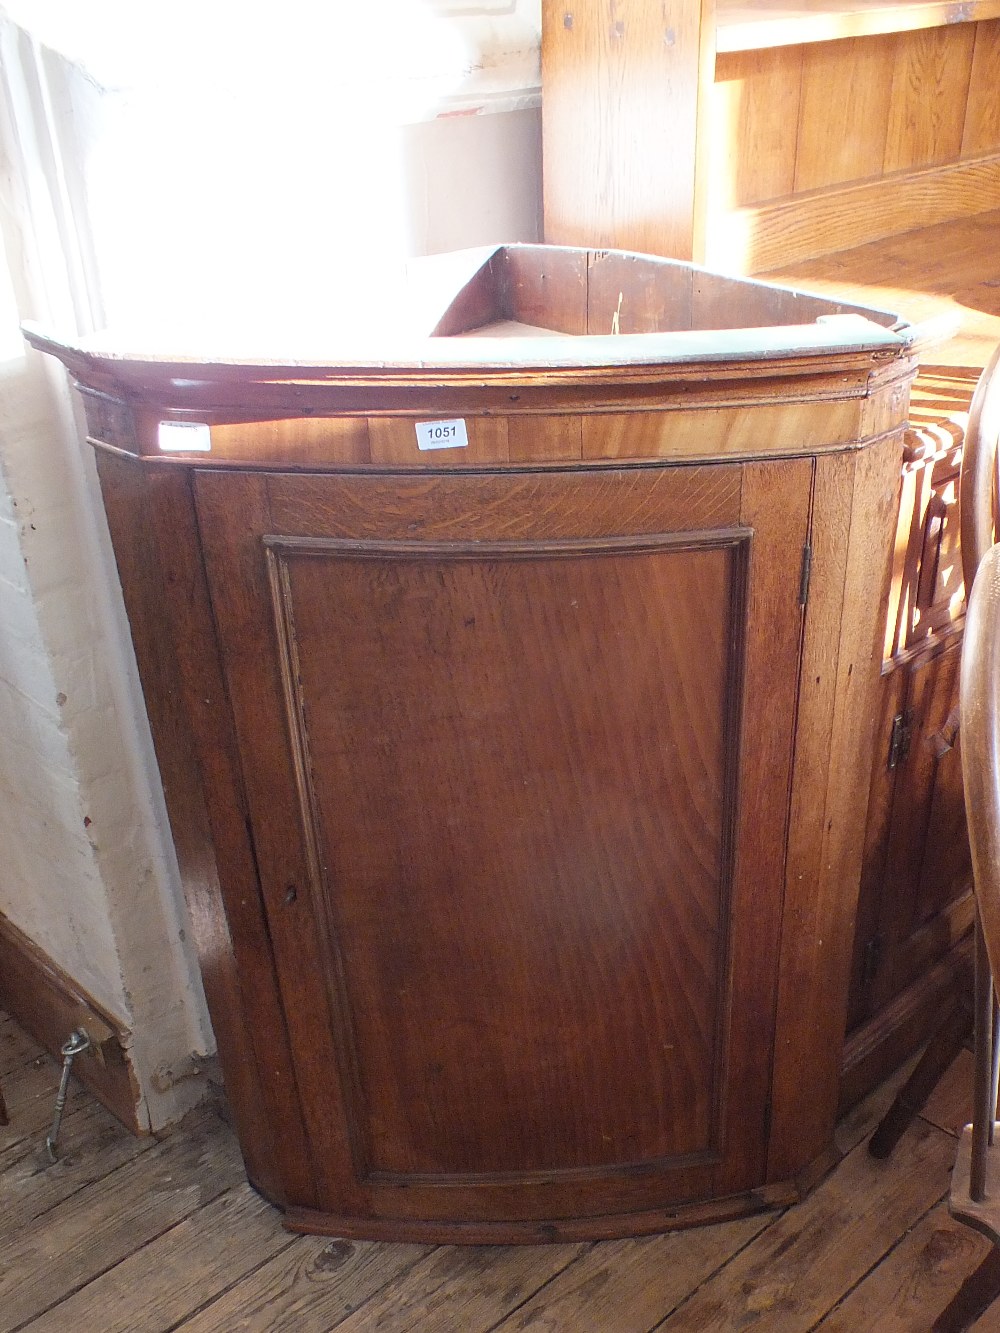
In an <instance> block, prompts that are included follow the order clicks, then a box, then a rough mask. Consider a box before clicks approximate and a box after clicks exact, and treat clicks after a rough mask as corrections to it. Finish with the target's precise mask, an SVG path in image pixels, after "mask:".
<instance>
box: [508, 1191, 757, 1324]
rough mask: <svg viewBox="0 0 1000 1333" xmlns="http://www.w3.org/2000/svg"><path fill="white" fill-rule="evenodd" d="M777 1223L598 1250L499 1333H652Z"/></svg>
mask: <svg viewBox="0 0 1000 1333" xmlns="http://www.w3.org/2000/svg"><path fill="white" fill-rule="evenodd" d="M773 1220H774V1218H773V1215H772V1216H764V1217H742V1218H740V1219H739V1220H738V1221H736V1222H724V1223H722V1224H721V1225H719V1226H714V1227H700V1228H698V1229H697V1230H694V1231H674V1232H671V1233H670V1235H667V1236H649V1237H646V1238H644V1239H642V1240H620V1241H610V1242H608V1244H606V1245H594V1246H591V1247H590V1249H588V1250H587V1251H586V1253H584V1254H582V1255H580V1257H579V1258H578V1259H576V1260H574V1262H573V1263H571V1264H569V1266H568V1267H566V1268H564V1269H563V1270H562V1272H561V1273H559V1274H558V1276H557V1277H555V1278H553V1280H552V1281H551V1282H547V1283H546V1284H545V1286H544V1287H543V1288H542V1289H541V1291H539V1292H537V1293H536V1294H535V1295H534V1296H532V1298H531V1299H530V1300H529V1301H527V1302H526V1303H525V1304H524V1305H521V1306H519V1307H518V1309H517V1310H516V1312H515V1313H513V1314H511V1315H509V1316H508V1318H506V1319H505V1320H504V1321H503V1322H502V1323H500V1324H498V1325H496V1328H497V1333H500V1330H504V1331H505V1333H514V1330H515V1329H516V1330H518V1331H519V1333H520V1330H528V1329H531V1330H535V1333H549V1331H550V1330H553V1329H567V1330H568V1329H573V1328H579V1327H580V1326H581V1320H584V1319H585V1320H586V1322H587V1325H588V1326H589V1327H590V1328H593V1329H614V1333H647V1330H649V1329H651V1328H654V1327H655V1326H656V1325H657V1324H658V1323H659V1322H660V1320H662V1319H663V1317H664V1315H666V1314H669V1313H671V1312H672V1311H673V1310H674V1309H676V1307H677V1306H678V1305H679V1304H680V1303H681V1301H683V1300H684V1298H685V1297H686V1296H687V1294H688V1292H690V1291H691V1290H692V1289H693V1288H695V1287H698V1286H700V1285H701V1283H702V1282H704V1281H705V1280H706V1279H707V1278H709V1277H711V1275H712V1274H713V1273H714V1272H715V1271H716V1270H717V1269H719V1268H721V1267H722V1266H723V1264H725V1263H727V1262H728V1261H729V1260H730V1259H731V1258H732V1257H733V1256H734V1255H735V1254H738V1253H739V1252H740V1250H742V1249H743V1247H744V1246H745V1245H748V1244H749V1243H750V1241H752V1240H753V1239H754V1237H755V1236H758V1235H759V1234H760V1233H761V1232H762V1231H763V1230H764V1229H765V1228H766V1227H768V1226H770V1225H771V1223H772V1222H773Z"/></svg>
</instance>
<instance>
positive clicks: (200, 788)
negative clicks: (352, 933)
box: [97, 451, 311, 1202]
mask: <svg viewBox="0 0 1000 1333" xmlns="http://www.w3.org/2000/svg"><path fill="white" fill-rule="evenodd" d="M97 468H98V474H99V477H100V482H101V490H102V494H103V498H104V507H105V512H106V514H107V519H108V526H109V529H110V531H111V538H112V542H113V545H114V550H115V558H116V560H117V563H118V571H119V577H120V579H121V584H122V592H123V594H124V599H125V607H126V610H127V612H128V618H129V626H130V629H131V634H132V643H133V646H134V648H135V654H136V660H137V663H138V666H139V674H140V677H141V680H142V684H143V692H144V695H145V699H146V710H147V713H148V716H149V723H150V729H151V731H152V734H153V740H154V744H155V748H156V755H157V761H158V765H159V771H160V778H161V781H162V783H163V791H164V798H165V800H166V805H167V811H168V814H169V818H170V825H171V831H172V834H173V842H174V848H175V851H176V854H177V861H178V865H179V867H180V873H181V882H182V884H183V888H184V894H185V898H186V901H187V906H188V911H189V914H190V919H191V924H192V928H193V930H194V937H195V941H196V945H197V949H198V955H199V961H200V964H201V973H202V980H203V983H204V987H205V996H206V999H207V1001H208V1006H209V1012H210V1014H211V1018H212V1027H213V1029H214V1032H215V1038H216V1042H217V1044H218V1050H219V1058H220V1061H221V1063H222V1068H223V1074H224V1076H225V1081H226V1091H227V1094H228V1098H229V1102H230V1106H231V1108H232V1113H233V1116H234V1119H235V1121H236V1126H237V1130H238V1133H239V1137H240V1145H241V1148H242V1150H243V1155H244V1158H245V1161H246V1166H247V1171H248V1173H249V1175H250V1178H251V1179H252V1180H253V1182H254V1183H255V1184H256V1185H257V1186H258V1187H259V1188H260V1189H261V1190H262V1191H263V1192H264V1193H265V1194H266V1195H267V1196H268V1197H269V1198H271V1199H273V1200H275V1201H276V1202H281V1201H282V1200H284V1199H285V1198H286V1197H288V1196H290V1195H295V1196H298V1195H299V1194H300V1193H302V1192H303V1191H305V1192H306V1193H307V1194H309V1193H310V1192H311V1187H310V1173H309V1171H308V1158H307V1153H306V1149H305V1142H304V1139H303V1138H302V1136H301V1132H300V1129H299V1126H300V1122H301V1112H300V1109H299V1106H298V1101H297V1096H296V1091H295V1080H294V1076H293V1074H292V1071H291V1063H290V1059H289V1054H288V1048H287V1038H286V1036H285V1031H284V1022H283V1019H282V1016H281V1013H280V1008H279V1004H278V1000H277V995H276V987H275V979H274V961H273V958H272V956H271V952H270V946H269V944H268V939H267V928H266V926H265V924H264V922H263V919H262V916H261V913H260V904H259V888H258V884H257V878H256V873H255V868H254V864H253V855H252V851H251V849H250V848H249V846H248V843H247V837H246V823H245V810H244V807H243V800H242V794H241V791H240V784H239V778H238V772H237V764H236V760H235V755H234V750H233V744H232V737H231V735H230V733H229V727H228V722H227V718H228V715H227V712H226V707H225V690H224V687H223V685H222V681H221V676H220V672H219V667H218V659H217V657H216V650H215V642H214V631H213V626H212V623H211V615H210V612H209V610H208V602H207V590H206V588H205V582H204V573H203V570H202V568H201V564H200V554H199V545H198V533H197V529H196V524H195V520H194V513H193V508H192V503H191V494H190V485H189V478H188V476H187V474H185V473H180V472H173V473H170V474H167V473H162V472H161V473H157V474H155V475H152V476H150V475H149V474H148V473H147V472H146V471H145V469H143V468H142V467H141V466H139V465H138V464H135V463H133V462H131V461H130V460H128V459H125V458H123V457H120V456H115V455H112V454H110V453H107V452H104V451H98V455H97ZM164 543H166V544H164ZM206 807H209V808H210V809H209V808H206ZM210 811H211V812H210ZM251 976H253V977H254V978H255V980H254V982H253V984H252V985H250V983H249V978H250V977H251ZM279 1124H281V1125H282V1126H283V1127H284V1128H283V1130H282V1133H281V1135H280V1140H279V1138H278V1137H277V1136H276V1135H275V1127H276V1126H277V1125H279Z"/></svg>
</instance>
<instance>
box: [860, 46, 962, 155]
mask: <svg viewBox="0 0 1000 1333" xmlns="http://www.w3.org/2000/svg"><path fill="white" fill-rule="evenodd" d="M975 41H976V30H975V28H974V27H973V26H972V25H971V24H956V25H955V26H953V27H949V28H925V29H923V30H921V31H919V32H915V33H905V34H901V35H900V36H898V37H897V38H896V56H895V60H894V62H893V69H892V91H891V95H890V101H889V117H888V130H887V133H886V140H885V157H884V158H883V170H884V171H885V172H887V173H889V172H894V171H912V170H914V169H916V168H920V167H926V166H930V165H931V164H932V163H935V162H952V161H955V160H957V158H958V156H959V154H960V152H961V148H962V131H963V127H964V122H965V104H966V98H967V96H968V91H969V79H970V76H971V70H972V54H973V48H974V46H975Z"/></svg>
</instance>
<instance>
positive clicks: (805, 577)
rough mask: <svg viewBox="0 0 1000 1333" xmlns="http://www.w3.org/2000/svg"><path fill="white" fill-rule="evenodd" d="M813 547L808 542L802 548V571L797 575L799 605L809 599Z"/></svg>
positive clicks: (803, 604) (802, 604)
mask: <svg viewBox="0 0 1000 1333" xmlns="http://www.w3.org/2000/svg"><path fill="white" fill-rule="evenodd" d="M812 563H813V548H812V547H811V546H810V544H809V543H808V542H806V544H805V546H803V548H802V573H801V574H800V576H799V606H805V604H806V602H808V600H809V579H810V577H811V575H812Z"/></svg>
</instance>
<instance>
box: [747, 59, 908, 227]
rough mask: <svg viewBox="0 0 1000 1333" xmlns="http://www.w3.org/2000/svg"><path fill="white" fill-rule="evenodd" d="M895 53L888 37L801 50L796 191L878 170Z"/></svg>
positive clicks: (845, 180)
mask: <svg viewBox="0 0 1000 1333" xmlns="http://www.w3.org/2000/svg"><path fill="white" fill-rule="evenodd" d="M894 57H895V41H894V39H893V38H891V37H889V38H880V39H875V38H864V39H858V40H854V41H848V42H837V43H836V45H834V46H830V45H827V44H826V43H823V42H821V43H819V44H818V45H816V46H810V47H807V48H806V49H805V51H804V53H803V58H802V99H801V102H800V104H799V120H798V137H797V140H796V152H795V167H794V177H795V179H794V189H795V191H796V192H800V191H804V190H818V189H822V188H824V187H827V186H831V185H841V184H844V183H846V182H849V181H860V180H865V179H867V178H869V177H871V176H879V175H881V173H882V164H883V159H884V156H885V145H886V136H887V133H888V128H889V107H890V101H891V96H892V71H893V66H894ZM786 134H787V129H786ZM788 193H791V191H788ZM740 202H741V203H742V202H750V201H749V200H747V201H743V200H741V201H740Z"/></svg>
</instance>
